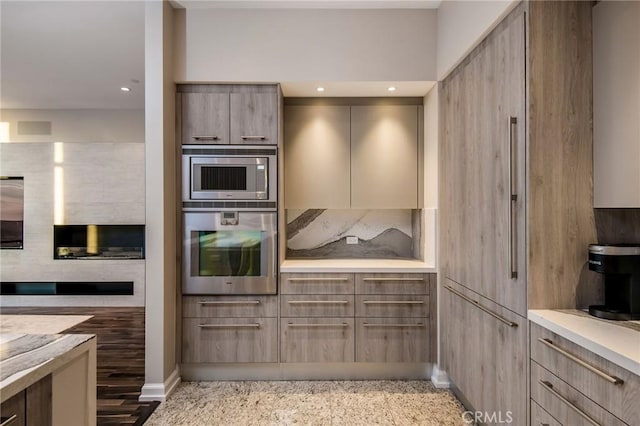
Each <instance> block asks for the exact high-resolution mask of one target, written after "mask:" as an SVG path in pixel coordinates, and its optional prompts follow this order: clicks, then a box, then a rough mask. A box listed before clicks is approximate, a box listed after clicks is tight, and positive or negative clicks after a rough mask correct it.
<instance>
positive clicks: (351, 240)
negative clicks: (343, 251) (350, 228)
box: [347, 237, 358, 244]
mask: <svg viewBox="0 0 640 426" xmlns="http://www.w3.org/2000/svg"><path fill="white" fill-rule="evenodd" d="M347 244H358V237H347Z"/></svg>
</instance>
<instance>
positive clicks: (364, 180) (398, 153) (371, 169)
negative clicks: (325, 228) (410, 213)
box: [351, 105, 420, 209]
mask: <svg viewBox="0 0 640 426" xmlns="http://www.w3.org/2000/svg"><path fill="white" fill-rule="evenodd" d="M418 118H419V117H418V107H417V106H415V105H357V106H352V107H351V208H354V209H390V208H392V209H417V208H420V206H418Z"/></svg>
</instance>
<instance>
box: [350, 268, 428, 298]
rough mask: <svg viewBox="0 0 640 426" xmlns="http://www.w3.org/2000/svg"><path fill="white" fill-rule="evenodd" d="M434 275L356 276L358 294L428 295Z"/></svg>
mask: <svg viewBox="0 0 640 426" xmlns="http://www.w3.org/2000/svg"><path fill="white" fill-rule="evenodd" d="M431 279H433V274H412V273H372V274H369V273H362V274H356V294H428V293H429V282H430V280H431Z"/></svg>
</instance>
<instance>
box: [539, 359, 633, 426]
mask: <svg viewBox="0 0 640 426" xmlns="http://www.w3.org/2000/svg"><path fill="white" fill-rule="evenodd" d="M581 390H583V389H581ZM531 399H533V400H534V401H535V402H537V403H538V404H539V405H540V407H542V408H543V409H544V410H546V411H547V412H548V413H549V414H550V415H551V416H552V417H553V418H554V419H557V420H558V421H559V422H560V423H562V424H564V425H571V426H573V425H591V426H597V425H602V426H622V425H625V423H624V422H622V421H621V420H620V419H618V418H617V417H615V416H614V415H613V414H611V413H609V412H608V411H607V410H605V409H603V408H602V407H601V406H599V405H598V404H596V403H595V402H593V401H592V400H590V399H589V398H587V397H586V396H584V395H583V394H582V393H580V392H579V391H578V390H576V389H575V388H573V387H571V386H569V385H568V384H567V383H565V382H564V381H562V380H560V379H559V378H558V377H556V376H555V375H553V374H551V373H550V372H549V371H547V370H545V369H544V368H542V367H541V366H540V365H539V364H537V363H536V362H532V363H531Z"/></svg>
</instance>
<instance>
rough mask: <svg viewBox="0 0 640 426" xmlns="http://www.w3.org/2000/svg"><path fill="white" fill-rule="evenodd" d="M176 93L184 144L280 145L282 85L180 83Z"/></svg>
mask: <svg viewBox="0 0 640 426" xmlns="http://www.w3.org/2000/svg"><path fill="white" fill-rule="evenodd" d="M176 91H177V93H176V116H177V118H178V119H177V122H176V135H177V138H178V139H180V140H181V143H182V144H183V145H185V144H232V145H263V144H265V145H277V144H278V127H279V125H280V123H279V120H280V114H279V111H280V106H279V94H280V92H279V91H280V88H279V86H278V85H268V84H265V85H258V84H254V85H248V84H237V85H233V84H179V85H178V86H177V88H176Z"/></svg>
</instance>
